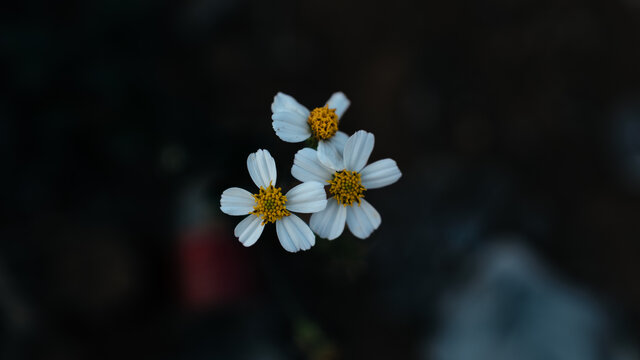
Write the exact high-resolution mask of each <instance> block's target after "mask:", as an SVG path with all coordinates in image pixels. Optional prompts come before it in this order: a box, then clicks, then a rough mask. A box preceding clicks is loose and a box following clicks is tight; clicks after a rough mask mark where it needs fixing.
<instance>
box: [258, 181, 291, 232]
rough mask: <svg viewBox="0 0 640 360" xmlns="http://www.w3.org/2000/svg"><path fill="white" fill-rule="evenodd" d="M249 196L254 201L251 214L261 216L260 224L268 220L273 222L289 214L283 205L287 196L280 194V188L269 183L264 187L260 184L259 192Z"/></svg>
mask: <svg viewBox="0 0 640 360" xmlns="http://www.w3.org/2000/svg"><path fill="white" fill-rule="evenodd" d="M251 196H253V198H254V199H255V201H256V205H255V206H254V207H253V211H252V212H251V214H253V215H256V216H258V217H260V218H262V225H264V224H266V223H268V222H271V223H274V222H276V220H280V219H282V218H283V217H285V216H289V215H291V213H290V212H289V210H287V207H286V206H285V205H284V204H285V203H286V202H287V197H286V196H284V195H282V192H281V189H280V188H276V187H273V185H271V184H269V186H268V187H267V188H266V189H265V188H264V187H262V186H260V192H258V193H257V194H253V195H251Z"/></svg>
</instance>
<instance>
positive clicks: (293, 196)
mask: <svg viewBox="0 0 640 360" xmlns="http://www.w3.org/2000/svg"><path fill="white" fill-rule="evenodd" d="M285 196H286V197H287V203H286V206H287V210H290V211H295V212H299V213H315V212H318V211H322V210H324V208H325V207H327V194H326V193H325V191H324V184H322V183H319V182H317V181H308V182H304V183H302V184H300V185H297V186H295V187H294V188H293V189H291V190H289V192H287V194H286V195H285Z"/></svg>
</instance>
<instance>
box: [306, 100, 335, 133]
mask: <svg viewBox="0 0 640 360" xmlns="http://www.w3.org/2000/svg"><path fill="white" fill-rule="evenodd" d="M307 122H308V123H309V126H310V127H311V133H312V134H313V136H314V137H315V138H316V139H318V140H327V139H330V138H331V137H332V136H333V135H335V134H336V132H337V131H338V115H336V109H329V106H328V105H325V106H324V107H319V108H315V109H313V111H311V114H310V115H309V118H308V119H307Z"/></svg>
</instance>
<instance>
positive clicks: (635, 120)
mask: <svg viewBox="0 0 640 360" xmlns="http://www.w3.org/2000/svg"><path fill="white" fill-rule="evenodd" d="M611 124H612V125H611V126H612V131H611V133H612V138H611V144H612V151H613V156H614V163H615V164H616V166H617V168H618V172H619V174H620V177H621V178H622V179H621V180H622V182H623V183H624V184H625V185H626V186H627V187H628V188H631V189H632V190H636V191H640V99H636V100H633V101H622V102H620V103H619V104H618V105H617V106H615V108H614V115H613V121H612V123H611Z"/></svg>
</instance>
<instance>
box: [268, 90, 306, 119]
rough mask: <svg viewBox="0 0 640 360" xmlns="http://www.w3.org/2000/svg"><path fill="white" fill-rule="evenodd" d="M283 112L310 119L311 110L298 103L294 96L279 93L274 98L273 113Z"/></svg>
mask: <svg viewBox="0 0 640 360" xmlns="http://www.w3.org/2000/svg"><path fill="white" fill-rule="evenodd" d="M281 111H288V112H294V113H298V114H300V115H302V116H303V117H304V118H305V119H306V118H308V117H309V110H308V109H307V108H306V107H304V106H303V105H301V104H300V103H299V102H297V101H296V99H294V98H293V97H292V96H290V95H287V94H284V93H281V92H279V93H277V94H276V96H274V97H273V103H271V112H273V113H274V114H275V113H277V112H281Z"/></svg>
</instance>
